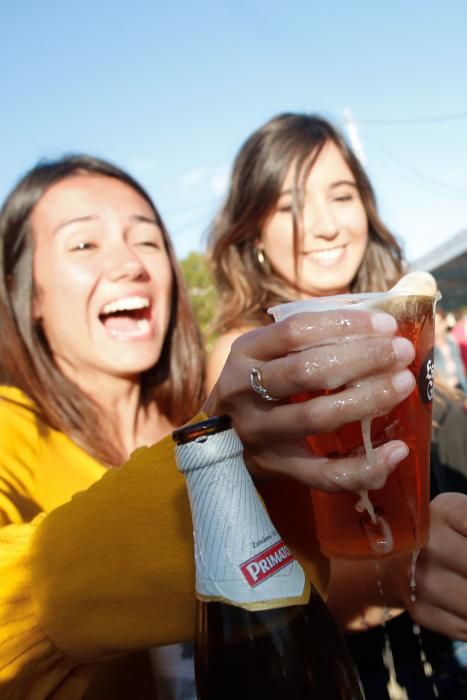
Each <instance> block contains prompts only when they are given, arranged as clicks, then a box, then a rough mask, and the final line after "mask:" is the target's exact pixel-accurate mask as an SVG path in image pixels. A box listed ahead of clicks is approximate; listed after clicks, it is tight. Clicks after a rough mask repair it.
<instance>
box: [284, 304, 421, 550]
mask: <svg viewBox="0 0 467 700" xmlns="http://www.w3.org/2000/svg"><path fill="white" fill-rule="evenodd" d="M394 292H395V290H394ZM343 298H345V299H346V300H347V301H348V302H349V303H350V304H351V305H352V306H353V307H354V308H359V307H360V308H362V307H363V308H372V309H380V310H384V311H388V312H389V313H392V315H394V316H395V318H396V320H397V322H398V326H399V334H400V335H401V336H404V337H406V338H408V339H409V340H411V341H412V343H413V344H414V346H415V349H416V356H415V359H414V361H413V362H412V364H411V365H410V366H409V369H410V370H411V371H412V372H413V374H414V376H415V378H416V380H417V387H416V389H415V390H414V391H413V392H412V394H411V395H410V396H409V397H408V398H407V399H405V400H404V401H403V402H402V403H400V404H399V405H398V406H396V407H395V408H394V409H393V410H392V411H391V412H390V413H389V414H388V415H386V416H383V417H377V418H373V419H372V420H368V430H369V431H370V434H369V436H371V444H372V446H373V448H374V447H377V446H378V445H381V444H383V443H385V442H388V441H389V440H394V439H397V440H403V441H404V442H406V443H407V445H408V447H409V455H408V457H407V458H406V459H405V460H404V461H403V462H401V463H400V464H399V465H398V467H397V468H396V469H395V471H394V472H392V474H391V475H390V476H389V477H388V479H387V481H386V484H385V485H384V487H383V488H381V489H378V490H374V491H369V493H368V496H369V500H370V502H371V504H372V506H373V508H374V516H373V517H371V516H370V513H369V511H368V510H364V511H363V512H359V511H357V509H356V505H357V503H358V502H359V500H360V497H361V494H355V493H336V494H328V493H324V492H321V491H318V490H312V491H311V498H312V502H313V511H314V517H315V522H316V529H317V534H318V539H319V542H320V547H321V550H322V551H323V552H324V553H325V554H326V555H328V556H330V557H342V558H351V559H368V558H372V557H391V556H396V555H400V554H403V553H409V552H413V551H415V550H417V549H419V548H420V547H422V546H423V545H424V544H425V543H426V540H427V538H428V528H429V492H430V478H429V474H430V472H429V464H430V439H431V422H432V396H433V370H434V365H433V342H434V302H435V298H434V297H433V296H432V295H426V296H425V295H405V294H404V295H400V296H398V295H397V294H395V293H391V291H390V292H388V293H386V294H381V295H375V294H368V295H365V294H355V295H348V296H347V295H344V297H343ZM333 299H335V300H336V299H338V297H334V298H333ZM323 301H325V300H324V299H323ZM287 306H290V307H292V306H293V303H292V304H290V305H287ZM332 308H334V309H335V308H339V307H338V306H333V307H332ZM340 308H342V306H341V307H340ZM303 310H304V309H303ZM282 317H283V316H282ZM336 391H339V390H338V389H337V390H336ZM321 393H324V392H321ZM327 393H333V392H327ZM312 396H313V394H301V395H299V396H295V397H293V400H295V401H303V400H306V399H308V398H310V397H312ZM363 425H364V422H362V423H361V422H355V423H349V424H347V425H344V426H343V427H341V428H340V429H338V430H336V431H334V432H332V433H325V434H321V435H314V436H310V437H309V438H308V442H309V444H310V446H311V447H312V449H313V452H314V454H317V455H320V456H326V457H331V458H336V457H343V456H346V455H355V454H363V453H364V451H365V448H364V440H363V433H362V430H363Z"/></svg>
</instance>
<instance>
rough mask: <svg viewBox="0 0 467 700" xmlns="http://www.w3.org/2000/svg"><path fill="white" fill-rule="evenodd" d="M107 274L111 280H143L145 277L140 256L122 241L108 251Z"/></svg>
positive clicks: (145, 273) (144, 269)
mask: <svg viewBox="0 0 467 700" xmlns="http://www.w3.org/2000/svg"><path fill="white" fill-rule="evenodd" d="M107 276H108V278H109V279H110V280H111V281H112V282H119V281H121V280H143V279H145V278H146V277H147V272H146V268H145V267H144V265H143V262H142V260H141V258H140V257H139V256H138V255H137V254H136V253H135V252H134V251H133V250H132V249H131V248H130V247H129V246H128V245H127V244H126V243H123V242H122V243H121V244H119V245H114V246H113V248H112V250H111V251H110V250H109V251H108V258H107Z"/></svg>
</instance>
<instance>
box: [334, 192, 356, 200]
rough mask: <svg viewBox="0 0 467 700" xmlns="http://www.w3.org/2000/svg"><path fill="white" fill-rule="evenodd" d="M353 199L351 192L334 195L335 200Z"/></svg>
mask: <svg viewBox="0 0 467 700" xmlns="http://www.w3.org/2000/svg"><path fill="white" fill-rule="evenodd" d="M352 199H353V195H352V194H341V195H339V196H338V197H334V201H335V202H351V201H352Z"/></svg>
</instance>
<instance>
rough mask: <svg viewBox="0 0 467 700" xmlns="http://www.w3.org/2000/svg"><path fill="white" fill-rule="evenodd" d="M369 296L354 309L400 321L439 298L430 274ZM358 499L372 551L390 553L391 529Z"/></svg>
mask: <svg viewBox="0 0 467 700" xmlns="http://www.w3.org/2000/svg"><path fill="white" fill-rule="evenodd" d="M371 296H372V298H371V299H366V300H363V301H362V302H361V303H357V304H356V305H355V306H357V307H359V308H366V309H371V308H374V307H377V308H378V309H380V310H384V311H387V312H388V313H390V314H391V315H393V316H394V317H395V318H396V319H399V320H400V319H401V318H402V317H403V316H405V315H407V314H411V312H413V308H412V307H413V303H414V302H415V303H418V302H419V301H420V302H421V301H422V300H425V301H427V302H429V303H433V301H435V300H437V299H438V298H439V296H440V295H439V292H438V286H437V284H436V280H435V278H434V277H433V276H432V275H430V273H429V272H410V273H409V274H407V275H405V276H404V277H402V278H401V279H400V280H399V282H398V283H397V284H395V285H394V287H392V288H391V289H390V290H389V291H388V292H386V293H383V294H381V295H379V294H376V295H371ZM371 421H372V418H371V417H367V418H364V419H363V420H361V421H360V423H361V426H362V438H363V444H364V448H365V454H366V458H367V461H368V464H370V465H372V464H374V463H375V455H374V449H373V445H372V442H371ZM359 496H360V500H359V501H358V502H357V503H356V505H355V509H356V510H357V511H358V512H362V511H363V510H367V512H368V515H369V516H370V518H371V526H370V527H365V528H364V529H365V532H366V534H367V536H368V541H369V544H370V547H371V549H372V550H373V552H374V553H375V554H389V552H391V551H392V549H393V547H394V540H393V536H392V530H391V526H390V525H389V523H388V522H387V521H386V520H385V518H384V517H383V516H382V515H379V514H378V515H376V514H375V509H374V507H373V504H372V502H371V500H370V498H369V496H368V491H367V490H362V491H359ZM414 568H415V567H414Z"/></svg>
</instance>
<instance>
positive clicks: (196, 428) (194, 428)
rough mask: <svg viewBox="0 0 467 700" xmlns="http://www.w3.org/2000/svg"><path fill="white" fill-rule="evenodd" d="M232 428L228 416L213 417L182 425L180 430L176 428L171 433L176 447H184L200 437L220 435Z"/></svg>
mask: <svg viewBox="0 0 467 700" xmlns="http://www.w3.org/2000/svg"><path fill="white" fill-rule="evenodd" d="M231 427H232V419H231V418H230V416H226V415H224V416H213V417H212V418H206V419H205V420H201V421H198V422H197V423H190V424H189V425H184V426H183V427H182V428H177V430H174V432H173V433H172V439H173V441H174V442H175V443H176V444H177V445H185V444H186V443H187V442H192V441H193V440H197V439H198V438H200V437H204V436H206V437H207V436H208V435H214V434H215V433H221V432H222V431H224V430H230V428H231Z"/></svg>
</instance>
